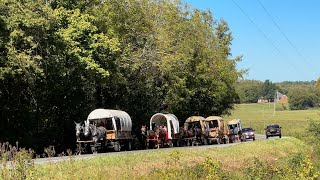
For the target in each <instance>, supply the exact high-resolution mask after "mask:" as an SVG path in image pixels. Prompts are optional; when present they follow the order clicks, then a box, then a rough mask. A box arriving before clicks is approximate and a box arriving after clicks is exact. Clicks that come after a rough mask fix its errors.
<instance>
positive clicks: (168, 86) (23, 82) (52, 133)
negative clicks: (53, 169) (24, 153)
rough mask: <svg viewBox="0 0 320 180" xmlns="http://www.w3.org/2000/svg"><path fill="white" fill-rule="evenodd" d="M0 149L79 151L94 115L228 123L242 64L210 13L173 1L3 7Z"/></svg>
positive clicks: (61, 0) (62, 0)
mask: <svg viewBox="0 0 320 180" xmlns="http://www.w3.org/2000/svg"><path fill="white" fill-rule="evenodd" d="M0 32H1V33H0V141H10V142H12V143H14V142H16V141H19V144H20V145H22V146H27V147H31V148H34V149H35V150H36V151H37V152H41V151H42V150H43V148H44V147H47V146H49V145H54V146H55V147H56V151H61V150H64V149H67V148H74V146H75V134H74V121H76V122H80V121H84V120H85V119H86V118H87V115H88V114H89V113H90V111H92V110H94V109H95V108H112V109H121V110H124V111H127V112H128V113H129V114H130V115H131V117H132V119H133V126H134V127H135V129H139V125H141V124H147V123H148V121H149V118H150V117H151V115H152V114H154V113H156V112H159V111H169V112H172V113H174V114H175V115H177V117H178V118H179V120H180V121H181V122H182V121H184V120H185V119H186V118H187V117H188V116H190V115H202V116H208V115H221V114H226V113H228V112H229V110H230V109H231V108H232V107H233V104H234V103H235V102H236V101H237V99H238V96H237V93H236V91H235V82H236V81H237V79H238V78H239V77H240V76H241V75H242V71H238V70H237V69H236V63H237V62H238V61H240V60H241V58H240V57H237V58H235V59H231V58H230V54H231V52H230V44H231V41H232V39H233V38H232V35H231V32H230V30H229V27H228V25H227V23H226V22H225V21H223V20H221V21H219V20H215V19H213V16H212V13H211V12H209V11H202V10H199V9H190V8H189V6H188V5H187V4H184V3H181V2H179V1H167V0H157V1H153V0H121V1H119V0H108V1H105V0H90V1H87V0H77V1H67V0H48V1H44V0H24V1H18V0H0Z"/></svg>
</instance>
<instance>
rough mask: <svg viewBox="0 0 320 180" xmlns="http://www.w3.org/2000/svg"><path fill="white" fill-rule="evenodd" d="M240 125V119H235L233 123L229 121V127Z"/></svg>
mask: <svg viewBox="0 0 320 180" xmlns="http://www.w3.org/2000/svg"><path fill="white" fill-rule="evenodd" d="M238 123H240V119H233V120H231V121H228V125H229V124H230V125H231V124H238Z"/></svg>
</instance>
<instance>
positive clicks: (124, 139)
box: [85, 109, 132, 151]
mask: <svg viewBox="0 0 320 180" xmlns="http://www.w3.org/2000/svg"><path fill="white" fill-rule="evenodd" d="M85 124H86V126H85V128H86V127H87V128H88V129H89V127H91V129H97V130H96V131H97V132H98V130H99V128H100V129H101V131H102V133H104V134H103V136H102V137H99V139H97V141H94V139H93V138H94V137H93V136H92V140H91V141H92V143H91V144H90V145H91V149H92V151H95V150H98V149H102V148H113V149H114V151H120V150H121V149H123V148H124V149H126V150H131V145H132V134H131V131H132V121H131V118H130V116H129V114H128V113H126V112H125V111H120V110H113V109H95V110H94V111H92V112H91V113H90V114H89V115H88V118H87V120H86V122H85ZM103 130H104V131H105V132H103ZM91 131H94V130H91ZM91 134H92V133H91Z"/></svg>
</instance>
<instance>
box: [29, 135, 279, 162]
mask: <svg viewBox="0 0 320 180" xmlns="http://www.w3.org/2000/svg"><path fill="white" fill-rule="evenodd" d="M273 138H278V137H270V139H273ZM265 139H266V137H265V135H262V134H256V140H265ZM251 142H253V141H252V140H248V141H247V142H241V143H251ZM238 144H240V142H239V143H231V144H219V145H202V146H187V147H173V148H160V149H148V150H135V151H122V152H107V153H98V154H84V155H76V156H71V157H70V156H62V157H51V158H39V159H34V163H35V164H44V163H56V162H61V161H66V160H70V159H73V160H78V159H88V158H93V157H98V156H113V155H119V154H130V153H136V152H139V151H167V150H173V149H175V150H179V149H194V148H224V147H229V146H235V145H238Z"/></svg>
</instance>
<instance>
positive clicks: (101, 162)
mask: <svg viewBox="0 0 320 180" xmlns="http://www.w3.org/2000/svg"><path fill="white" fill-rule="evenodd" d="M309 151H310V149H309V148H308V146H306V145H305V144H304V143H303V142H302V141H300V140H298V139H295V138H282V139H271V140H268V141H256V142H255V143H243V144H240V145H236V146H230V147H226V148H205V149H181V150H170V149H167V150H154V151H137V152H134V153H130V154H113V155H111V156H100V157H95V158H92V159H87V160H72V159H71V160H70V161H66V162H60V163H53V164H45V165H37V166H35V168H34V170H33V171H32V172H31V173H30V176H29V178H31V177H32V178H34V179H38V178H41V179H151V178H153V179H157V178H158V179H160V177H159V176H155V175H156V174H158V173H156V172H157V171H159V170H161V171H164V172H166V171H167V170H169V171H170V170H173V169H174V170H179V169H183V168H193V167H195V166H196V165H199V163H203V162H204V161H206V159H208V158H210V159H213V160H214V161H215V162H218V163H219V164H220V167H221V169H222V170H223V171H224V172H229V173H236V174H240V176H241V173H243V170H244V168H245V167H250V166H251V164H252V163H248V162H252V161H253V160H254V159H255V158H257V159H259V160H261V161H263V162H268V163H271V164H272V163H276V162H277V161H280V160H281V159H283V158H286V157H288V156H291V155H293V154H296V153H305V154H307V153H308V152H309ZM164 174H166V173H164ZM185 178H186V177H185Z"/></svg>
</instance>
